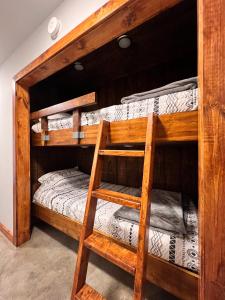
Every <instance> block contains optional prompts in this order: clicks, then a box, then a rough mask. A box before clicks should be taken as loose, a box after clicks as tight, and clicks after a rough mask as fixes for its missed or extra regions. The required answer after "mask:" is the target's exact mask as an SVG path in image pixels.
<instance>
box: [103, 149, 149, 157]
mask: <svg viewBox="0 0 225 300" xmlns="http://www.w3.org/2000/svg"><path fill="white" fill-rule="evenodd" d="M98 154H99V155H108V156H127V157H143V156H144V155H145V151H143V150H99V152H98Z"/></svg>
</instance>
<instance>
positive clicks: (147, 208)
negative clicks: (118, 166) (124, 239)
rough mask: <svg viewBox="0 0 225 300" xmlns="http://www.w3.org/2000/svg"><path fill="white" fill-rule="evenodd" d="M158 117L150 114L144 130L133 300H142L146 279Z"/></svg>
mask: <svg viewBox="0 0 225 300" xmlns="http://www.w3.org/2000/svg"><path fill="white" fill-rule="evenodd" d="M157 121H158V117H157V116H156V115H154V114H150V115H149V117H148V123H147V128H146V140H145V156H144V165H143V177H142V188H141V209H140V220H139V231H138V246H137V265H136V273H135V279H134V300H142V299H143V288H144V281H145V278H146V266H147V264H146V260H147V255H148V241H149V226H150V213H151V192H152V185H153V170H154V162H155V159H154V158H155V156H154V154H155V137H156V129H157Z"/></svg>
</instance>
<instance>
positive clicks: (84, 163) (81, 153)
mask: <svg viewBox="0 0 225 300" xmlns="http://www.w3.org/2000/svg"><path fill="white" fill-rule="evenodd" d="M138 148H140V147H138ZM121 149H123V147H121ZM125 149H127V148H125ZM134 149H135V148H134ZM93 153H94V148H93V147H89V148H87V149H82V148H79V150H78V152H77V163H78V166H79V167H80V169H81V170H82V171H83V172H85V173H89V174H90V170H91V165H92V159H93ZM142 167H143V159H141V158H135V159H134V158H124V157H123V158H121V157H105V158H104V171H103V180H104V181H108V182H112V183H116V184H122V185H127V186H134V187H140V186H141V180H142V171H143V169H142ZM153 186H154V188H159V189H165V190H171V191H178V192H183V193H186V194H187V195H190V196H191V197H192V198H193V200H194V201H195V203H196V204H197V195H198V147H197V144H185V145H173V146H157V147H156V151H155V167H154V177H153Z"/></svg>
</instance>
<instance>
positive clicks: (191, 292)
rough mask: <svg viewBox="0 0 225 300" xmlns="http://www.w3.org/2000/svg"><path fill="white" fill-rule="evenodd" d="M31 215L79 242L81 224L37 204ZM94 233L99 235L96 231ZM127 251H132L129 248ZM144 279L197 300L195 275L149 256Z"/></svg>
mask: <svg viewBox="0 0 225 300" xmlns="http://www.w3.org/2000/svg"><path fill="white" fill-rule="evenodd" d="M32 213H33V215H34V216H36V217H37V218H39V219H41V220H42V221H44V222H46V223H48V224H50V225H51V226H53V227H55V228H56V229H58V230H60V231H62V232H64V233H65V234H67V235H68V236H70V237H72V238H74V239H76V240H79V237H80V231H81V227H82V224H80V223H78V222H76V221H74V220H72V219H70V218H67V217H65V216H63V215H61V214H58V213H57V212H54V211H53V210H50V209H48V208H46V207H43V206H40V205H38V204H32ZM94 232H95V233H99V232H97V231H96V230H95V231H94ZM123 246H125V247H126V245H123ZM128 249H130V250H132V248H129V247H128ZM146 278H147V280H148V281H150V282H152V283H153V284H155V285H157V286H159V287H161V288H163V289H165V290H166V291H168V292H169V293H171V294H173V295H175V296H176V297H178V298H180V299H184V300H197V299H198V279H199V276H198V275H197V274H195V273H193V272H190V271H188V270H186V269H184V268H181V267H178V266H176V265H174V264H171V263H169V262H166V261H165V260H162V259H160V258H158V257H156V256H153V255H150V254H148V258H147V270H146ZM177 283H179V284H177Z"/></svg>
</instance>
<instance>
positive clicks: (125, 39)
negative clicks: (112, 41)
mask: <svg viewBox="0 0 225 300" xmlns="http://www.w3.org/2000/svg"><path fill="white" fill-rule="evenodd" d="M117 41H118V44H119V47H120V48H122V49H126V48H129V47H130V45H131V39H130V38H129V36H128V35H126V34H124V35H121V36H120V37H119V38H118V39H117Z"/></svg>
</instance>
